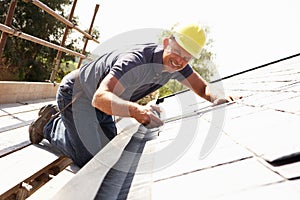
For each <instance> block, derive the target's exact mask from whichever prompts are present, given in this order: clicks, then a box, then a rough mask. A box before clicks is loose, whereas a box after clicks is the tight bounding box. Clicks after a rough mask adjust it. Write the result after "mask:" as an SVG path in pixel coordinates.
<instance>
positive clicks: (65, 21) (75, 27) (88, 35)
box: [23, 0, 100, 43]
mask: <svg viewBox="0 0 300 200" xmlns="http://www.w3.org/2000/svg"><path fill="white" fill-rule="evenodd" d="M23 1H24V2H26V3H32V4H34V5H36V6H37V7H39V8H40V9H42V10H44V11H46V12H47V13H48V14H50V15H52V16H53V17H55V18H56V19H57V20H59V21H61V22H62V23H64V24H65V25H67V26H69V27H70V28H73V29H75V30H77V31H78V32H80V33H82V34H83V35H84V36H85V37H86V38H88V39H90V40H93V41H94V42H96V43H100V42H99V41H98V40H96V39H95V38H94V37H93V36H91V35H90V34H88V33H86V32H85V31H83V30H81V29H80V28H78V27H77V26H75V25H74V24H73V23H72V22H70V21H69V20H67V19H65V18H64V17H62V16H61V15H59V14H57V13H56V12H55V11H54V10H52V9H51V8H49V7H48V6H47V5H45V4H43V3H42V2H40V1H38V0H23Z"/></svg>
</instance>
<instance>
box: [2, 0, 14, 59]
mask: <svg viewBox="0 0 300 200" xmlns="http://www.w3.org/2000/svg"><path fill="white" fill-rule="evenodd" d="M17 2H18V0H11V2H10V4H9V9H8V13H7V16H6V19H5V22H4V24H5V25H7V26H10V25H11V22H12V19H13V16H14V13H15V9H16V6H17ZM6 40H7V33H6V32H2V34H1V39H0V64H1V63H2V59H1V58H2V54H3V51H4V48H5V45H6Z"/></svg>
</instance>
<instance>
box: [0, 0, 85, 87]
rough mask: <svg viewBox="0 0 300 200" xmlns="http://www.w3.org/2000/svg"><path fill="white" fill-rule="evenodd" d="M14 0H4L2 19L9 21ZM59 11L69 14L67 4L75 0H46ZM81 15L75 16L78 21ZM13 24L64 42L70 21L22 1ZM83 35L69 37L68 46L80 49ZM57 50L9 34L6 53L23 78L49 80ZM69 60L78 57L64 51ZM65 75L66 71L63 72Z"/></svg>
mask: <svg viewBox="0 0 300 200" xmlns="http://www.w3.org/2000/svg"><path fill="white" fill-rule="evenodd" d="M10 1H11V0H2V1H0V23H3V24H4V22H5V18H6V15H7V12H8V8H9V4H10ZM42 2H43V3H44V4H46V5H47V6H48V7H50V8H51V9H53V10H55V12H56V13H58V14H60V15H61V16H63V17H65V18H67V14H66V13H65V10H68V9H66V7H68V6H70V5H71V3H72V1H71V0H43V1H42ZM77 21H78V18H76V17H74V18H73V20H72V22H73V23H74V24H75V25H77V24H78V23H77ZM12 28H14V29H16V30H19V31H22V32H24V33H26V34H30V35H33V36H35V37H38V38H41V39H43V40H46V41H49V42H51V43H54V44H58V45H60V41H61V39H62V36H63V34H64V31H65V28H66V25H65V24H63V23H61V22H60V21H58V20H56V19H55V18H54V17H53V16H51V15H49V14H48V13H47V12H45V11H43V10H42V9H40V8H38V7H37V6H35V5H33V4H32V3H25V2H23V1H18V3H17V7H16V9H15V14H14V16H13V22H12ZM78 42H80V39H78V38H75V39H70V40H67V43H66V45H65V46H66V47H67V48H69V49H72V50H75V51H80V50H79V49H78V48H77V47H76V46H78ZM56 54H57V50H54V49H52V48H48V47H44V46H42V45H39V44H36V43H33V42H30V41H26V40H23V39H20V38H18V37H8V40H7V42H6V46H5V49H4V54H3V56H4V57H5V62H6V63H5V65H6V66H9V67H10V68H17V70H16V69H14V71H18V73H19V74H18V77H19V80H21V81H22V80H25V81H45V80H46V79H49V76H50V73H51V70H52V68H53V66H54V65H53V63H54V59H55V57H56ZM62 59H63V60H65V61H72V62H73V61H75V57H74V56H72V55H66V54H65V53H63V54H62ZM60 76H64V74H59V77H58V79H60Z"/></svg>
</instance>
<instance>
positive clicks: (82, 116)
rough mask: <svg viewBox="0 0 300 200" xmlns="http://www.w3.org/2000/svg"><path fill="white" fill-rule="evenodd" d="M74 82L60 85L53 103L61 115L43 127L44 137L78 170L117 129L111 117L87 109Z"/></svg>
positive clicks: (83, 97) (91, 108) (82, 95)
mask: <svg viewBox="0 0 300 200" xmlns="http://www.w3.org/2000/svg"><path fill="white" fill-rule="evenodd" d="M68 78H69V79H70V76H69V77H68V75H67V76H66V77H65V78H64V79H68ZM71 79H74V77H71ZM75 79H76V78H75ZM76 80H77V81H74V80H73V82H74V84H70V82H68V81H66V80H63V81H62V83H61V84H60V86H59V89H58V91H57V95H56V100H57V104H58V108H59V110H60V112H61V113H60V115H59V116H58V117H56V118H54V119H51V120H50V121H49V123H48V124H47V125H46V126H45V127H44V137H45V138H46V139H47V140H48V141H49V142H50V143H51V144H52V145H54V146H55V147H57V148H58V149H59V150H60V151H61V152H62V153H63V154H65V155H66V156H68V157H70V158H71V159H72V160H73V161H74V163H75V164H76V165H78V166H79V167H82V166H84V165H85V164H86V163H87V162H88V161H89V160H90V159H91V158H92V157H93V156H94V155H96V153H98V152H99V151H100V150H101V149H102V148H103V147H104V146H105V145H106V144H107V143H108V142H109V141H110V140H112V139H113V138H114V137H115V136H116V134H117V128H116V126H115V123H114V120H113V118H112V116H110V115H107V114H105V113H103V112H102V111H100V110H98V109H96V108H94V107H93V106H92V105H91V99H90V98H88V97H87V96H86V95H85V93H84V91H82V89H81V87H80V82H79V81H78V79H76Z"/></svg>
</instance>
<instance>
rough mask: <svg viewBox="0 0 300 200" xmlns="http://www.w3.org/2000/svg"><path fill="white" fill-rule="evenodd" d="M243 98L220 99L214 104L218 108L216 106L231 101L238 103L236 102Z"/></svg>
mask: <svg viewBox="0 0 300 200" xmlns="http://www.w3.org/2000/svg"><path fill="white" fill-rule="evenodd" d="M242 98H243V97H242V96H228V97H226V98H218V99H216V100H215V101H214V102H213V104H214V106H216V105H220V104H224V103H228V102H231V101H236V100H238V99H242Z"/></svg>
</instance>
